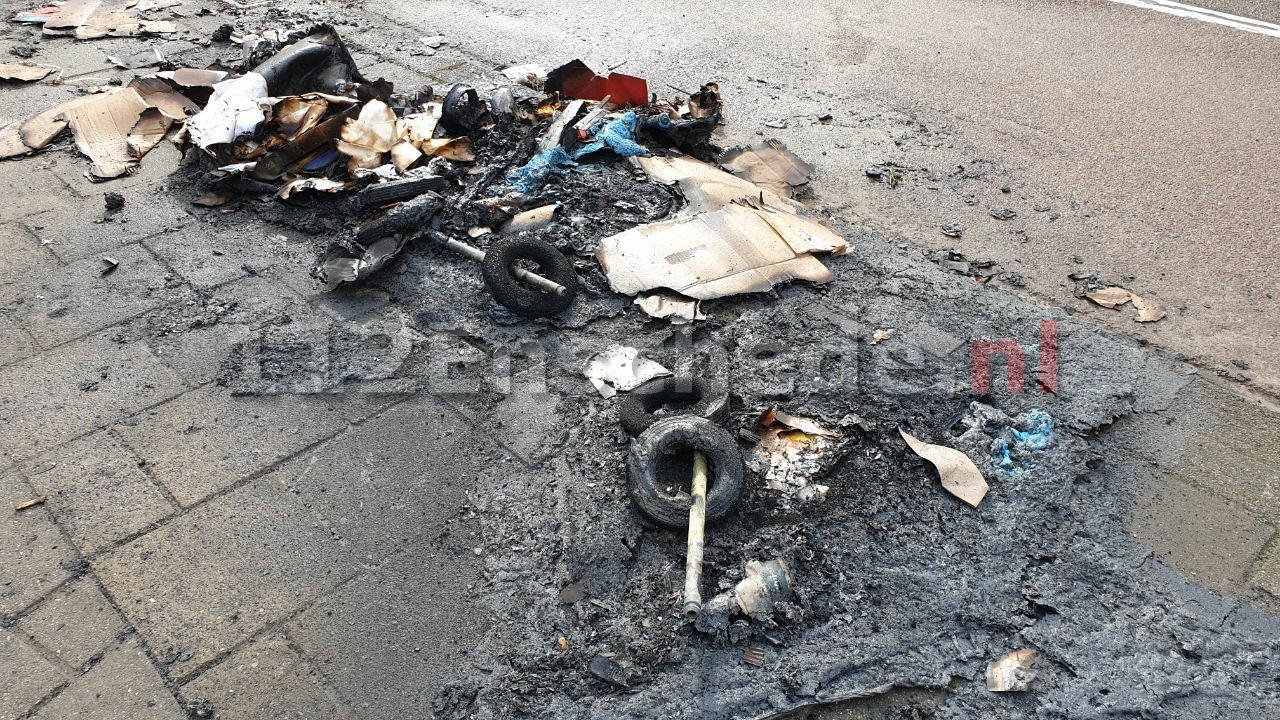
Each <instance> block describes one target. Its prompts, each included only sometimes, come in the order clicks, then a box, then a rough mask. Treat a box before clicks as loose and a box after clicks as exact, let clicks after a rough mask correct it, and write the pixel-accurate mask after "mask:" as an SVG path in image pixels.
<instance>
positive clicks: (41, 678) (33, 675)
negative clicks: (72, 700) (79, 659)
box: [0, 628, 70, 720]
mask: <svg viewBox="0 0 1280 720" xmlns="http://www.w3.org/2000/svg"><path fill="white" fill-rule="evenodd" d="M69 675H70V673H68V672H67V671H66V670H65V669H64V668H61V667H59V666H58V665H57V664H55V663H53V662H50V661H49V660H47V659H45V657H44V655H42V654H41V653H40V651H39V650H37V649H35V648H34V647H32V646H31V643H29V642H27V640H26V639H25V638H23V637H22V636H21V635H20V634H19V633H17V632H14V631H12V630H6V629H3V628H0V718H5V720H8V719H9V718H16V717H19V716H20V715H22V714H23V713H25V712H27V710H29V709H31V706H33V705H35V704H36V703H38V702H40V700H41V699H42V698H44V697H45V696H46V695H48V694H49V693H50V692H51V691H52V690H53V689H54V688H56V687H57V686H58V685H61V684H62V683H64V682H66V681H67V678H68V677H69Z"/></svg>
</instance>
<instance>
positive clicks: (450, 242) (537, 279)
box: [440, 234, 568, 296]
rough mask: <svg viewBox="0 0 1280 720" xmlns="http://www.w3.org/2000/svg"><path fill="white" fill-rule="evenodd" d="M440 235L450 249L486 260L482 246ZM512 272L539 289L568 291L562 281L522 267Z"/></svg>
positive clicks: (513, 269)
mask: <svg viewBox="0 0 1280 720" xmlns="http://www.w3.org/2000/svg"><path fill="white" fill-rule="evenodd" d="M440 237H441V238H443V244H444V246H445V247H447V248H449V249H450V250H452V251H454V252H456V253H458V254H459V255H462V256H463V257H467V258H470V259H472V260H475V261H476V262H484V251H483V250H481V249H480V248H477V247H472V246H470V245H468V244H466V243H464V242H462V241H461V240H454V239H453V238H451V237H447V236H445V235H443V234H441V236H440ZM511 274H513V275H515V276H516V278H517V279H519V280H523V281H524V282H527V283H529V284H530V285H532V286H534V287H536V288H538V289H539V290H541V291H543V292H546V293H551V294H552V295H560V296H563V295H564V294H565V293H566V292H568V290H566V289H565V287H564V286H563V285H561V284H560V283H558V282H555V281H554V280H548V279H547V278H544V277H542V276H541V275H537V274H535V273H531V272H529V271H528V270H525V269H524V268H522V267H518V268H512V270H511Z"/></svg>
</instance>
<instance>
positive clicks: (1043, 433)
mask: <svg viewBox="0 0 1280 720" xmlns="http://www.w3.org/2000/svg"><path fill="white" fill-rule="evenodd" d="M1026 423H1027V428H1028V429H1027V430H1026V431H1022V430H1019V429H1017V428H1013V429H1012V431H1013V439H1014V440H1017V441H1018V445H1020V446H1022V447H1023V448H1026V449H1027V450H1043V449H1045V448H1047V447H1049V443H1051V442H1053V418H1051V417H1049V413H1047V412H1045V411H1043V410H1031V411H1030V412H1028V413H1027V415H1026Z"/></svg>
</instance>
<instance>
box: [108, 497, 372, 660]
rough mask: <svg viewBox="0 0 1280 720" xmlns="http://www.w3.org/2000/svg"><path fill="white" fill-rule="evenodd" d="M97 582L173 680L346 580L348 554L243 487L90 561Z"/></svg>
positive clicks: (286, 509) (287, 507) (289, 511)
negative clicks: (97, 578) (164, 665)
mask: <svg viewBox="0 0 1280 720" xmlns="http://www.w3.org/2000/svg"><path fill="white" fill-rule="evenodd" d="M93 565H94V569H95V570H96V571H97V573H98V577H99V578H100V579H101V580H102V582H103V584H104V585H105V586H106V587H107V589H108V591H109V592H110V593H111V595H112V596H113V597H114V598H115V599H116V601H117V603H118V604H119V605H120V608H121V609H122V610H123V611H124V613H125V614H126V615H127V616H128V617H129V619H130V620H131V621H132V623H133V625H134V627H136V628H137V629H138V631H139V632H141V633H142V634H143V636H145V638H146V640H147V643H148V645H149V646H150V647H151V648H152V650H153V651H154V652H155V654H156V656H157V658H159V659H160V660H161V661H162V662H165V663H166V665H167V666H166V669H165V671H166V672H167V673H168V674H169V675H170V677H172V678H175V679H181V678H183V677H184V676H186V675H188V674H190V673H191V672H192V671H193V670H195V669H196V668H198V667H199V666H201V665H203V664H205V663H208V662H210V661H212V660H215V659H217V658H218V656H219V655H221V654H223V653H227V652H229V651H230V650H232V649H233V648H234V647H235V646H236V645H237V644H239V643H241V642H243V641H245V640H247V639H249V638H250V637H252V636H253V635H254V634H255V633H257V632H259V631H261V630H263V629H265V628H266V627H268V626H269V625H271V624H273V623H276V622H279V621H281V620H283V619H285V618H287V617H289V616H290V615H291V614H293V613H295V612H297V611H298V610H299V609H301V608H302V607H303V606H304V605H305V604H306V603H308V602H310V601H312V600H314V599H315V598H317V597H318V596H320V595H321V594H323V593H325V592H327V591H329V590H331V589H333V588H334V587H335V586H337V585H338V584H339V583H341V582H342V581H344V580H346V579H347V578H349V577H351V576H352V575H353V574H354V572H355V564H354V562H353V560H352V558H351V556H350V553H349V551H348V550H346V549H345V548H343V547H342V546H341V545H340V544H339V543H338V542H336V541H334V540H333V539H332V538H331V537H330V536H329V534H328V533H327V532H325V531H323V530H322V529H320V528H318V527H316V526H315V523H314V521H312V520H311V519H310V518H309V517H308V515H307V513H306V512H305V511H303V510H302V509H301V508H300V507H299V506H298V505H297V504H296V503H294V502H293V501H292V500H290V499H288V498H285V497H282V496H281V495H280V493H278V492H269V491H267V490H265V489H263V488H262V487H260V485H258V484H255V483H251V484H249V485H246V486H244V487H241V488H237V489H236V490H234V491H232V492H230V493H227V494H226V495H223V496H221V497H218V498H215V499H213V500H211V501H209V502H208V503H205V504H204V505H202V506H200V507H199V508H196V509H194V510H192V511H191V512H189V513H186V514H185V515H183V516H182V517H180V518H177V519H175V520H174V521H172V522H170V523H169V524H167V525H165V526H164V527H161V528H159V529H157V530H153V531H151V532H150V533H147V534H146V535H143V536H142V537H140V538H138V539H136V540H134V541H132V542H130V543H129V544H127V545H125V546H123V547H121V548H118V549H116V550H113V551H112V552H110V553H108V554H107V555H104V556H102V557H101V558H99V559H98V560H95V561H94V563H93Z"/></svg>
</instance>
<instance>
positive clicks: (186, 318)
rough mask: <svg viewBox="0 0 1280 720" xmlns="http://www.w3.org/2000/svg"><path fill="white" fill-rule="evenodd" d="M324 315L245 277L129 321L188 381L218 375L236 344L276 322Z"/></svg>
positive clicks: (271, 284) (282, 290)
mask: <svg viewBox="0 0 1280 720" xmlns="http://www.w3.org/2000/svg"><path fill="white" fill-rule="evenodd" d="M323 319H324V317H323V316H322V315H321V313H320V312H319V311H318V310H316V309H315V308H313V307H311V306H310V305H308V304H307V303H306V302H304V301H303V300H302V299H301V298H299V297H298V295H297V294H296V293H294V292H293V291H292V290H290V289H289V288H287V287H285V286H283V285H280V284H279V283H277V282H275V281H273V280H271V279H269V278H265V277H258V276H250V277H246V278H243V279H240V280H236V281H234V282H230V283H227V284H226V285H221V286H219V287H217V288H214V289H212V290H207V291H199V292H197V297H196V299H195V300H194V301H192V302H190V303H182V304H179V305H175V306H169V307H164V308H158V309H157V310H155V311H153V312H151V313H148V314H147V315H145V316H143V317H140V318H137V319H135V320H134V321H131V322H130V323H129V326H130V327H129V328H128V331H129V332H131V333H134V334H132V335H130V337H141V338H146V342H147V344H148V345H149V346H150V347H151V349H152V350H153V351H154V352H155V354H156V355H157V356H158V357H160V358H161V359H163V360H164V361H165V362H166V363H168V364H169V365H170V366H171V367H173V368H174V369H175V370H177V371H178V374H179V375H181V376H182V377H183V379H184V380H186V381H187V382H188V384H191V385H203V384H205V383H207V382H209V381H210V380H213V379H215V378H217V377H219V376H220V374H221V373H222V371H223V367H224V364H225V363H226V362H227V360H228V358H230V357H231V356H232V353H233V352H234V351H235V350H236V348H237V347H238V346H242V345H244V344H245V343H247V342H250V341H252V340H254V339H258V341H259V342H261V338H262V337H264V336H267V335H269V334H270V333H271V332H272V331H273V330H274V329H275V328H278V327H285V326H289V327H297V326H300V325H310V324H313V323H316V322H318V321H321V320H323Z"/></svg>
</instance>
